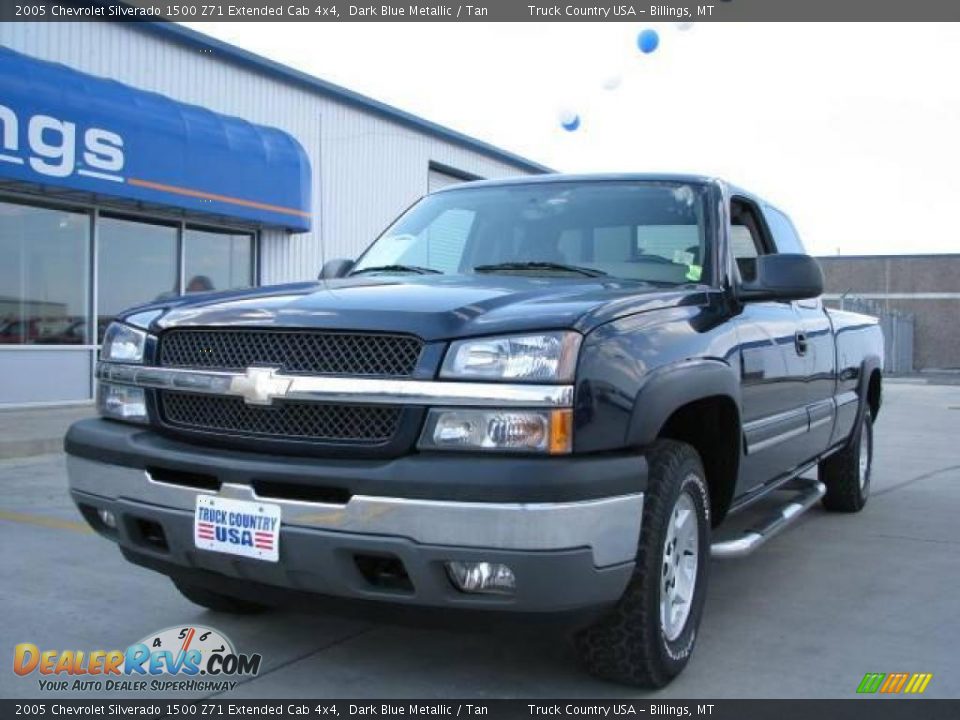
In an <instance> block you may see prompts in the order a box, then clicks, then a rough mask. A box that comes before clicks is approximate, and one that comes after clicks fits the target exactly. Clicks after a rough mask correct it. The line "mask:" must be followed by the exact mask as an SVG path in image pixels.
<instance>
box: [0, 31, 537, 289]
mask: <svg viewBox="0 0 960 720" xmlns="http://www.w3.org/2000/svg"><path fill="white" fill-rule="evenodd" d="M0 44H3V45H6V46H8V47H10V48H11V49H13V50H16V51H18V52H22V53H24V54H27V55H31V56H33V57H38V58H42V59H45V60H52V61H55V62H62V63H64V64H66V65H69V66H71V67H73V68H76V69H77V70H80V71H82V72H87V73H91V74H94V75H100V76H104V77H109V78H113V79H115V80H119V81H120V82H124V83H127V84H129V85H132V86H134V87H137V88H141V89H144V90H153V91H155V92H159V93H162V94H164V95H167V96H169V97H171V98H173V99H175V100H179V101H181V102H187V103H194V104H197V105H202V106H204V107H207V108H209V109H211V110H214V111H216V112H220V113H224V114H227V115H236V116H239V117H242V118H244V119H246V120H249V121H251V122H255V123H259V124H262V125H271V126H274V127H277V128H280V129H281V130H284V131H286V132H288V133H290V134H291V135H293V136H294V137H295V138H297V140H299V141H300V143H301V144H302V145H303V147H304V149H305V150H306V151H307V154H308V156H309V157H310V163H311V166H312V169H313V209H314V219H313V230H312V231H311V232H309V233H302V234H297V235H289V234H287V233H285V232H281V231H276V230H268V231H265V232H264V233H263V245H262V253H263V254H262V258H261V259H262V279H263V282H264V283H275V282H285V281H290V280H303V279H309V278H314V277H316V274H317V272H318V270H319V268H320V266H321V265H322V263H323V260H324V259H325V258H326V259H329V258H334V257H353V256H356V255H357V253H358V252H359V251H360V250H362V249H363V248H364V247H365V246H366V245H367V244H368V243H369V242H370V241H371V240H372V239H373V238H374V237H375V236H376V235H377V233H379V231H380V230H382V229H383V227H384V226H385V225H387V224H388V223H389V222H390V221H391V220H393V218H394V217H396V215H397V214H399V213H400V212H401V211H402V210H403V209H404V208H406V207H407V206H408V205H409V204H410V203H412V202H413V201H414V200H416V199H417V198H418V197H420V196H421V195H423V194H424V193H425V192H426V191H427V168H428V164H429V163H430V161H434V162H438V163H442V164H444V165H448V166H451V167H454V168H457V169H461V170H463V171H465V172H467V173H471V174H474V175H479V176H481V177H503V176H509V175H519V174H523V171H521V170H518V169H517V168H516V167H514V166H512V165H508V164H506V163H502V162H499V161H496V160H493V159H490V158H487V157H484V156H482V155H479V154H478V153H475V152H473V151H471V150H468V149H465V148H462V147H459V146H457V145H454V144H452V143H448V142H445V141H443V140H439V139H436V138H433V137H431V136H429V135H426V134H423V133H419V132H417V131H415V130H410V129H407V128H404V127H401V126H399V125H395V124H393V123H391V122H389V121H387V120H384V119H380V118H378V117H375V116H373V115H370V114H367V113H365V112H363V111H362V110H358V109H354V108H351V107H348V106H345V105H343V104H340V103H338V102H337V101H336V100H332V99H328V98H325V97H322V96H320V95H317V94H315V93H313V92H310V91H308V90H304V89H301V88H299V87H296V86H294V85H288V84H284V83H281V82H279V81H278V80H275V79H273V78H270V77H266V76H264V75H261V74H259V73H257V72H254V71H251V70H246V69H244V68H240V67H237V66H236V65H234V64H232V63H230V62H229V61H227V60H221V59H218V58H217V57H216V55H215V54H211V53H208V52H200V50H199V49H198V48H195V47H190V46H187V45H180V44H177V43H175V42H172V41H171V40H168V39H166V38H162V37H158V36H156V35H154V34H152V33H151V32H149V31H145V30H138V29H137V28H136V27H135V26H134V25H132V24H129V25H128V24H121V23H100V22H90V23H0Z"/></svg>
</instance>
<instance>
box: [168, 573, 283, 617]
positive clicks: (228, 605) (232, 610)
mask: <svg viewBox="0 0 960 720" xmlns="http://www.w3.org/2000/svg"><path fill="white" fill-rule="evenodd" d="M173 584H174V585H176V586H177V590H179V591H180V594H181V595H183V596H184V597H185V598H186V599H187V600H189V601H190V602H192V603H194V604H195V605H200V606H201V607H205V608H207V609H208V610H213V611H214V612H219V613H226V614H228V615H255V614H257V613H261V612H264V611H266V610H268V609H269V608H268V606H266V605H261V604H260V603H255V602H250V601H249V600H243V599H241V598H237V597H233V596H231V595H224V594H222V593H218V592H214V591H213V590H208V589H207V588H205V587H201V586H200V585H192V584H190V583H186V582H183V581H182V580H174V581H173Z"/></svg>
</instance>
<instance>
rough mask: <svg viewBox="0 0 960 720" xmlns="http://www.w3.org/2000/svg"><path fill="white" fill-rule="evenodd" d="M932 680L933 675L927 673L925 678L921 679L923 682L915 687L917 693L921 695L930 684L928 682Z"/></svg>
mask: <svg viewBox="0 0 960 720" xmlns="http://www.w3.org/2000/svg"><path fill="white" fill-rule="evenodd" d="M931 680H933V673H927V674H926V677H925V678H923V682H922V683H920V684H919V685H918V686H917V692H918V693H922V692H923V691H924V690H926V689H927V685H929V684H930V681H931Z"/></svg>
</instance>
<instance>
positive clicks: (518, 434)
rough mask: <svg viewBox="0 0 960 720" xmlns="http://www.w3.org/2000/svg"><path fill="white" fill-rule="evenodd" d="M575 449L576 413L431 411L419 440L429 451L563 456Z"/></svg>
mask: <svg viewBox="0 0 960 720" xmlns="http://www.w3.org/2000/svg"><path fill="white" fill-rule="evenodd" d="M572 446H573V411H572V410H569V409H564V410H453V409H450V410H445V409H442V408H438V409H434V410H431V411H430V413H429V414H428V415H427V422H426V425H425V426H424V428H423V434H422V435H421V436H420V447H421V448H423V449H428V450H474V451H476V450H499V451H504V452H539V453H550V454H551V455H560V454H565V453H569V452H570V450H571V449H572Z"/></svg>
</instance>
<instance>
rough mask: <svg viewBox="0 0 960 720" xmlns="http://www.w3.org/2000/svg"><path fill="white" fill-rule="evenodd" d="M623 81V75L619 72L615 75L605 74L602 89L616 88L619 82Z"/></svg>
mask: <svg viewBox="0 0 960 720" xmlns="http://www.w3.org/2000/svg"><path fill="white" fill-rule="evenodd" d="M622 82H623V76H622V75H620V74H619V73H618V74H616V75H607V77H605V78H604V79H603V89H604V90H616V89H617V88H618V87H620V83H622Z"/></svg>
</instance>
